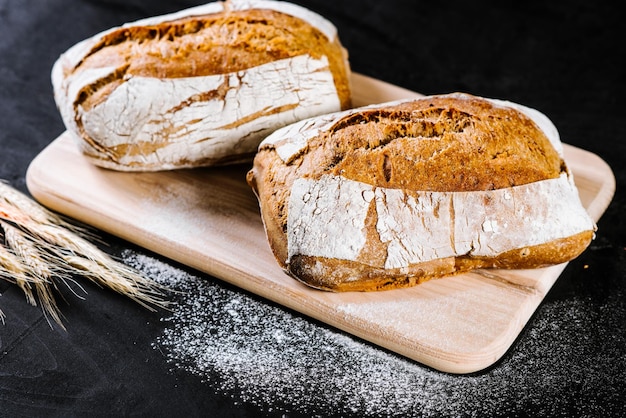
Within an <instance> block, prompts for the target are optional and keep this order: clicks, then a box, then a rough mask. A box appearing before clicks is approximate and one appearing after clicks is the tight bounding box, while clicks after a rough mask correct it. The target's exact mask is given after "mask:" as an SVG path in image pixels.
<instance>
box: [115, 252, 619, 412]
mask: <svg viewBox="0 0 626 418" xmlns="http://www.w3.org/2000/svg"><path fill="white" fill-rule="evenodd" d="M123 259H124V261H125V262H126V263H127V264H128V265H131V266H133V267H135V268H137V269H139V270H141V271H143V272H144V273H145V274H146V275H147V276H148V277H150V278H152V279H153V280H155V281H156V282H158V283H161V284H164V285H167V286H168V287H169V288H171V289H172V290H175V291H179V292H181V293H180V294H178V293H176V294H173V295H172V298H173V301H174V306H173V307H172V312H171V314H170V315H169V316H168V317H165V318H164V319H163V321H164V322H165V329H164V331H163V334H162V335H161V336H160V337H159V338H158V339H157V340H156V341H154V343H153V348H155V349H158V350H160V351H162V352H163V353H164V354H165V355H166V357H167V360H168V361H169V362H170V364H171V365H172V367H173V368H175V369H180V370H184V371H186V372H188V373H192V374H194V375H197V376H199V377H200V378H202V379H203V380H205V381H210V382H211V385H212V386H213V387H214V388H215V390H216V392H218V393H220V394H223V395H226V396H230V397H231V398H232V399H233V400H234V401H235V402H238V403H241V404H252V405H255V406H256V407H258V408H259V409H260V410H262V411H264V412H266V413H276V414H278V415H281V414H284V415H285V416H289V415H290V414H294V415H306V416H326V415H327V414H328V413H329V411H332V413H333V414H332V415H333V416H420V417H430V416H442V415H444V416H510V415H519V414H523V413H524V411H525V410H527V409H529V408H530V409H532V410H533V411H536V413H535V416H555V415H562V414H563V413H565V415H570V414H573V415H575V416H601V415H607V416H616V415H619V414H618V413H619V412H620V411H619V408H623V407H624V403H623V401H622V400H620V399H614V395H612V394H611V392H610V389H607V391H606V392H603V387H604V386H607V385H606V382H608V383H610V385H609V386H612V387H616V382H618V381H621V382H622V383H626V378H625V377H624V376H620V375H618V374H617V373H615V375H614V376H610V375H606V369H609V370H610V368H609V367H607V366H606V365H602V364H601V363H604V362H620V363H622V364H621V365H619V367H615V370H623V369H624V367H625V365H624V363H626V359H624V358H621V357H620V356H619V354H617V352H616V355H615V356H613V358H612V357H611V355H612V354H613V353H611V352H606V353H605V355H606V358H604V359H598V358H593V357H592V356H590V355H588V353H594V352H596V348H595V347H594V344H597V343H599V341H598V340H597V339H598V338H603V337H606V338H617V339H621V341H617V343H616V344H614V345H611V346H612V347H617V346H619V345H620V344H624V343H626V336H623V335H618V336H615V335H611V336H606V335H605V336H603V335H602V333H603V332H604V333H606V332H607V331H602V330H600V334H598V335H594V336H589V338H586V337H585V338H582V336H580V335H579V333H578V332H577V331H576V328H578V327H584V328H588V327H592V326H591V325H590V324H588V322H591V323H594V322H595V321H596V320H597V319H598V316H599V315H600V313H599V312H597V311H594V310H593V309H595V308H593V307H591V305H590V303H588V302H585V300H566V301H557V302H554V303H551V304H544V305H542V306H541V307H540V310H541V312H540V314H539V315H537V316H536V317H535V319H534V323H533V326H532V327H531V328H529V331H528V332H527V333H526V334H524V337H523V338H521V339H520V340H519V341H518V342H516V343H515V344H514V347H513V350H512V351H510V352H509V353H507V354H506V355H505V358H504V359H503V361H502V362H500V363H499V364H498V365H496V367H493V368H491V369H490V370H487V371H485V372H482V373H477V374H474V375H451V374H447V373H441V372H438V371H436V370H433V369H430V368H427V367H425V366H422V365H420V364H418V363H415V362H413V361H410V360H408V359H405V358H404V357H401V356H398V355H395V354H393V353H390V352H388V351H385V350H383V349H380V348H378V347H376V346H373V345H370V344H368V343H366V342H363V341H361V340H359V339H357V338H355V337H352V336H349V335H346V334H344V333H342V332H341V331H337V330H334V329H332V328H327V327H325V326H323V325H320V324H319V323H317V322H315V321H313V320H309V319H307V318H305V317H301V316H298V314H294V313H292V312H291V311H288V310H287V309H282V308H280V307H276V306H274V305H272V304H271V303H268V302H266V301H264V300H262V299H260V298H258V299H257V298H254V297H253V296H250V295H248V294H247V293H245V292H243V291H241V292H239V291H237V290H231V289H228V288H224V287H223V286H220V285H219V283H214V282H213V281H212V280H210V279H208V278H207V277H204V278H202V277H199V276H194V275H192V274H189V273H187V272H185V271H183V270H181V269H178V268H176V267H173V266H171V265H169V264H167V263H165V262H162V261H160V260H157V259H155V258H152V257H149V256H146V255H141V254H137V253H134V252H132V251H129V250H128V251H126V252H125V253H124V254H123ZM616 297H618V298H619V297H620V296H619V295H616ZM621 306H623V304H622V305H621ZM564 323H565V325H564V326H565V328H557V327H556V326H557V325H555V324H558V325H559V326H561V327H563V324H564ZM545 334H549V335H550V336H551V338H545ZM572 337H575V338H574V339H573V338H572ZM576 338H579V339H576ZM612 344H613V343H612ZM611 346H610V347H611ZM595 370H602V371H603V372H600V371H598V372H595ZM588 388H593V389H592V390H589V389H588ZM577 391H580V396H578V395H575V393H576V392H577ZM585 397H586V398H585ZM547 399H549V400H547ZM572 399H574V400H575V401H574V402H576V404H574V405H572ZM622 412H623V411H622Z"/></svg>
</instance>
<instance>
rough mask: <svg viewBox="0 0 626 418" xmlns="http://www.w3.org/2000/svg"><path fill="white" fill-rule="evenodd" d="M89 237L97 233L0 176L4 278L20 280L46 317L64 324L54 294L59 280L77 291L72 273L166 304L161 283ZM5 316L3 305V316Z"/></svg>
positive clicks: (0, 273)
mask: <svg viewBox="0 0 626 418" xmlns="http://www.w3.org/2000/svg"><path fill="white" fill-rule="evenodd" d="M87 237H89V238H92V239H93V238H95V235H94V234H92V233H90V231H89V230H87V229H85V228H81V227H78V226H75V225H73V224H71V223H69V222H67V221H65V220H64V219H63V218H62V217H61V216H59V215H57V214H55V213H53V212H51V211H49V210H47V209H46V208H44V207H42V206H40V205H39V204H37V203H36V202H35V201H33V200H31V199H30V198H28V197H27V196H26V195H24V194H22V193H21V192H19V191H17V190H15V189H13V188H11V187H10V186H8V185H7V184H6V183H5V182H2V181H0V244H2V243H3V244H4V245H0V279H4V280H7V281H10V282H12V283H15V284H17V285H18V286H19V287H20V289H22V291H23V292H24V294H25V295H26V299H27V301H28V302H29V303H30V304H31V305H34V306H36V305H37V300H39V301H40V303H41V305H42V309H43V311H44V314H45V315H46V317H48V316H50V317H51V318H52V319H53V320H54V321H55V322H56V323H58V324H59V325H60V326H61V327H63V324H62V321H61V312H60V310H59V308H58V306H57V303H56V300H55V297H54V290H58V289H57V286H56V282H55V280H61V281H63V282H64V283H65V284H66V286H67V287H68V288H70V289H71V290H72V292H74V290H73V289H72V286H69V285H68V284H67V280H69V279H70V276H72V275H75V276H81V277H86V278H88V279H90V280H92V281H93V282H95V283H97V284H98V285H100V286H103V287H107V288H110V289H112V290H114V291H115V292H118V293H120V294H122V295H125V296H128V297H129V298H131V299H132V300H134V301H136V302H138V303H139V304H141V305H142V306H144V307H146V308H148V309H150V310H154V307H162V308H166V307H167V305H168V304H167V302H166V301H165V300H164V299H163V291H164V290H166V289H165V288H164V287H163V286H162V285H160V284H158V283H156V282H153V281H151V280H149V279H147V278H145V277H144V276H142V275H141V274H140V273H139V272H138V271H136V270H134V269H132V268H130V267H129V266H126V265H124V264H122V263H120V262H118V261H116V260H115V259H114V258H113V257H111V256H109V255H108V254H106V253H104V252H103V251H101V250H100V249H99V248H98V247H97V246H96V245H95V244H93V243H92V242H91V241H89V240H88V239H87ZM72 281H74V280H73V279H72ZM79 287H80V285H79ZM80 289H81V290H84V289H82V287H80ZM35 294H36V297H35ZM74 294H76V293H75V292H74ZM4 318H5V317H4V314H3V312H2V311H1V310H0V321H2V322H4ZM63 328H64V327H63Z"/></svg>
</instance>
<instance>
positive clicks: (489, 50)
mask: <svg viewBox="0 0 626 418" xmlns="http://www.w3.org/2000/svg"><path fill="white" fill-rule="evenodd" d="M199 3H200V2H194V1H183V0H180V1H140V0H131V1H124V2H122V1H104V0H102V1H96V0H92V1H76V0H74V1H70V0H45V1H34V0H22V1H19V2H18V1H13V0H0V178H1V179H4V180H6V181H8V182H9V183H10V184H11V185H13V186H14V187H16V188H18V189H20V190H22V191H26V185H25V178H24V177H25V173H26V169H27V167H28V165H29V163H30V161H31V160H32V159H33V158H34V157H35V156H36V155H37V154H38V153H39V152H40V151H41V150H42V149H43V148H44V147H45V146H46V145H47V144H49V143H50V142H51V141H52V140H53V139H55V138H56V137H57V136H58V135H59V134H60V133H61V132H62V131H63V129H64V128H63V124H62V122H61V119H60V117H59V115H58V112H57V110H56V108H55V105H54V101H53V97H52V91H51V85H50V80H49V74H50V69H51V66H52V64H53V62H54V60H55V59H56V58H57V57H58V55H59V54H60V53H61V52H63V51H64V50H65V49H67V48H68V47H69V46H71V45H72V44H74V43H75V42H77V41H79V40H82V39H84V38H86V37H88V36H91V35H93V34H94V33H96V32H98V31H100V30H104V29H107V28H109V27H111V26H114V25H119V24H121V23H124V22H126V21H131V20H135V19H137V18H141V17H146V16H150V15H157V14H162V13H165V12H169V11H175V10H178V9H181V8H184V7H187V6H191V5H193V4H199ZM296 3H299V4H302V5H304V6H306V7H309V8H311V9H312V10H315V11H317V12H319V13H321V14H323V15H325V16H326V17H328V18H329V19H330V20H331V21H333V22H334V23H335V24H336V26H337V27H338V29H339V33H340V36H341V39H342V42H343V44H344V46H346V47H347V48H348V50H349V51H350V58H351V63H352V67H353V69H354V70H355V71H357V72H360V73H363V74H366V75H369V76H373V77H376V78H379V79H382V80H385V81H388V82H391V83H393V84H397V85H399V86H402V87H405V88H408V89H412V90H415V91H419V92H421V93H425V94H433V93H446V92H452V91H464V92H468V93H472V94H476V95H480V96H487V97H496V98H503V99H508V100H511V101H516V102H519V103H522V104H525V105H527V106H530V107H534V108H537V109H539V110H541V111H542V112H544V113H546V114H547V115H548V116H549V117H550V118H551V119H552V120H553V122H554V123H555V124H556V126H557V127H558V128H559V130H560V133H561V137H562V140H563V141H564V142H566V143H569V144H571V145H575V146H577V147H580V148H583V149H586V150H589V151H591V152H593V153H595V154H598V155H599V156H600V157H601V158H603V159H604V160H605V161H606V162H607V163H608V164H609V165H610V166H611V168H612V169H613V171H614V173H615V177H616V180H617V191H616V194H615V197H614V199H613V201H612V203H611V205H610V207H609V208H608V210H607V211H606V213H605V215H604V216H603V217H602V219H601V220H600V222H599V230H598V234H597V238H596V240H595V241H594V242H593V243H592V245H591V246H590V248H589V249H588V250H587V251H585V253H583V254H582V255H581V256H580V257H579V258H578V259H576V260H575V261H573V262H572V263H570V265H569V266H568V267H567V268H566V270H565V271H564V273H563V274H562V276H561V277H560V278H559V280H558V281H557V283H556V284H555V286H554V287H553V289H552V290H551V292H550V293H549V294H548V296H547V298H546V299H545V301H544V303H543V304H542V305H541V306H540V308H539V309H538V310H537V313H536V314H535V316H534V317H533V318H532V319H531V321H530V322H529V324H528V325H527V327H526V328H525V330H524V332H523V333H522V334H521V335H520V337H519V339H518V340H517V341H516V343H515V344H514V345H513V347H512V348H511V349H510V350H509V352H508V353H507V354H506V355H505V357H504V358H503V359H502V360H501V361H500V362H498V363H497V364H496V365H495V366H493V367H492V368H490V369H489V370H486V371H484V372H481V373H478V374H476V375H474V376H470V377H468V376H458V377H457V376H441V375H439V374H437V373H433V371H431V370H428V369H427V368H424V367H422V366H420V365H418V364H410V366H411V367H408V366H407V367H406V373H407V374H408V373H412V374H413V375H412V376H406V377H407V380H406V382H407V385H408V384H409V382H417V383H419V384H423V385H425V386H426V385H431V387H433V386H435V385H436V384H439V385H441V387H439V388H438V390H439V391H438V392H435V391H434V390H432V389H431V390H425V391H424V392H423V394H422V398H421V399H415V402H414V403H413V404H411V399H408V400H407V402H406V403H403V404H402V405H407V404H408V405H414V407H406V406H405V407H404V409H402V408H400V409H397V408H396V410H395V412H390V411H394V409H393V408H392V407H393V404H392V403H388V404H386V405H383V404H382V401H381V402H379V404H378V406H379V407H378V408H373V407H372V406H371V405H370V406H369V407H362V408H359V407H354V408H352V409H344V410H341V409H340V408H338V405H341V404H342V403H341V402H340V401H337V400H332V401H331V400H324V399H319V398H315V397H311V398H307V397H301V398H300V399H293V400H292V401H290V400H289V398H288V397H285V396H282V397H279V396H272V394H273V393H272V391H271V390H270V389H268V387H266V386H261V385H259V386H258V389H259V390H264V391H266V394H265V395H266V396H264V397H263V402H260V401H250V399H251V396H250V395H249V394H247V392H244V391H243V389H238V387H240V386H237V384H235V385H234V386H232V387H230V388H229V390H219V388H220V387H222V386H220V385H221V384H222V382H223V377H221V376H220V370H218V369H210V370H208V371H207V370H204V369H203V373H191V372H189V368H183V367H176V365H175V364H174V365H173V364H172V363H171V361H167V356H166V355H165V354H164V353H163V352H162V351H161V349H155V348H154V347H155V344H154V342H155V341H157V340H158V339H159V338H160V336H161V335H162V333H163V331H164V328H166V327H167V326H168V325H166V324H164V323H163V321H162V318H165V317H167V316H168V313H165V312H156V313H150V312H147V311H145V310H143V309H142V308H140V307H138V306H137V305H135V304H134V303H132V302H130V301H128V300H126V299H124V298H122V297H119V296H117V295H115V294H112V293H111V292H107V291H103V290H100V289H98V288H97V287H95V286H91V285H89V284H85V287H86V290H87V291H88V295H87V296H86V297H85V299H84V300H81V299H78V298H76V297H74V296H72V295H71V294H68V295H66V298H67V301H68V303H67V304H63V305H62V306H61V308H62V311H63V313H64V315H65V324H66V326H67V328H68V331H67V332H66V331H63V330H61V329H59V328H58V327H50V326H49V324H48V323H47V322H46V319H45V318H44V317H43V316H42V314H41V311H40V310H39V308H34V307H30V306H29V305H28V304H27V303H26V301H25V299H24V296H23V294H22V293H21V292H20V291H19V289H17V288H16V287H15V286H12V285H10V284H8V283H5V282H0V294H1V295H0V309H2V311H4V313H5V314H6V320H5V324H4V325H1V324H0V416H7V417H9V416H10V417H14V416H99V415H101V416H110V415H114V416H119V415H124V416H129V415H138V416H179V415H187V416H201V415H202V416H211V415H214V416H229V415H232V416H258V415H259V414H265V415H270V416H281V415H287V416H296V415H318V414H319V415H334V413H338V414H342V415H355V416H367V415H391V414H395V413H397V414H399V415H416V416H420V415H424V416H437V415H439V414H445V415H455V416H473V415H475V414H476V411H479V412H480V414H479V415H488V416H494V415H498V414H502V415H507V416H508V415H531V416H555V415H557V416H561V415H562V416H622V415H624V413H626V400H625V399H624V396H623V391H624V389H623V387H624V386H625V384H626V377H625V375H626V292H625V290H626V282H625V280H626V273H625V271H626V226H625V225H624V214H625V212H626V201H625V200H626V198H625V195H624V192H623V188H624V186H626V169H625V168H624V158H625V157H626V129H625V127H624V126H626V125H625V124H624V114H625V113H626V106H624V97H626V91H625V90H626V83H625V82H624V78H623V77H624V70H623V66H621V64H620V62H621V59H622V58H623V55H624V46H623V43H621V41H620V39H621V23H622V22H621V19H620V14H619V13H618V12H617V10H614V9H613V8H612V7H611V6H609V3H608V2H603V3H598V2H583V1H576V2H538V1H531V2H515V3H512V4H508V3H509V2H499V3H498V4H497V5H495V6H494V5H487V4H483V3H482V2H467V1H447V2H425V3H424V2H422V3H417V2H410V1H406V0H388V1H385V2H378V1H362V2H348V1H343V2H339V1H335V2H328V1H322V0H308V1H296ZM485 3H486V2H485ZM103 239H104V241H105V242H106V243H107V244H109V247H108V251H110V252H111V253H112V254H115V255H118V254H120V253H122V251H124V250H125V249H130V250H131V251H133V252H136V253H142V250H141V249H138V248H135V247H133V246H131V245H129V244H128V243H125V242H123V241H120V240H117V239H115V238H114V237H110V236H108V235H103ZM200 277H203V279H205V280H206V281H207V282H210V283H213V285H215V286H217V287H218V288H224V289H226V290H227V291H228V292H229V293H227V294H228V295H237V294H238V292H239V291H238V290H236V289H230V288H228V286H227V285H224V284H222V283H221V282H219V281H217V280H215V279H213V278H211V277H204V276H202V275H200ZM227 297H232V296H227ZM246 297H249V298H251V300H254V301H255V303H258V304H260V306H265V308H264V309H263V310H264V311H269V312H272V313H275V314H276V315H280V313H281V312H283V310H282V308H280V307H276V306H272V305H271V304H268V303H266V302H264V301H262V300H260V299H257V298H255V297H254V296H251V295H246ZM212 315H213V317H212V321H215V323H219V324H220V325H221V326H227V325H228V324H229V322H228V321H229V320H230V317H229V314H228V313H227V311H226V310H220V309H217V308H216V309H215V310H214V312H212ZM293 321H294V324H293V327H294V329H297V327H303V326H304V325H302V323H303V319H302V318H300V317H298V316H297V315H296V316H294V317H293ZM304 323H305V324H307V325H306V326H307V327H309V326H310V327H313V329H314V330H315V331H312V334H313V335H316V333H317V332H319V330H323V329H324V326H323V325H320V324H317V323H314V322H312V321H308V320H306V319H304ZM284 326H285V327H289V323H287V324H284ZM228 329H229V332H231V333H234V334H235V336H237V337H238V338H239V340H241V341H244V342H245V341H246V338H249V339H250V345H251V346H254V344H253V343H254V342H255V340H254V339H255V338H257V336H256V335H249V336H247V335H245V334H244V333H243V332H244V331H243V330H241V329H240V328H237V327H232V329H231V328H228ZM307 329H308V328H307ZM238 330H239V331H238ZM238 332H239V333H240V335H236V334H237V333H238ZM257 346H258V344H257ZM306 346H307V342H306V341H299V342H296V343H294V346H292V347H291V349H292V350H294V351H295V352H296V353H305V354H306V353H309V351H307V350H306ZM156 347H159V345H158V344H156ZM346 347H349V346H346ZM161 348H163V347H161ZM262 348H263V346H261V349H262ZM343 349H345V350H349V349H348V348H343ZM341 350H342V348H341V346H340V347H338V348H336V350H335V354H336V355H337V356H341V355H342V351H341ZM374 350H377V349H376V348H374ZM368 353H369V352H368ZM343 354H344V355H345V356H348V355H349V354H350V353H347V352H346V353H343ZM367 355H372V354H365V356H366V358H365V360H363V361H366V360H367ZM346 358H350V357H346ZM400 361H404V360H400ZM328 362H329V360H326V359H320V360H319V370H318V372H316V373H310V374H309V377H310V379H311V380H310V381H309V382H306V385H307V386H306V387H308V388H310V390H311V391H315V390H320V391H322V392H321V393H323V390H322V389H320V388H322V387H324V385H325V384H326V383H328V382H329V381H331V382H332V381H333V379H336V378H337V376H336V374H334V373H336V371H335V372H332V371H330V370H332V369H331V368H329V367H328V366H327V364H328ZM406 363H410V362H408V361H406ZM346 367H347V366H346ZM402 370H405V369H404V368H403V369H402ZM268 373H271V372H268ZM395 376H397V375H395ZM424 376H426V377H424ZM411 379H413V380H411ZM468 379H473V380H468ZM346 382H347V383H346V384H347V385H349V384H355V380H354V379H351V380H350V379H347V380H346ZM370 382H371V381H370V380H368V379H363V385H367V384H369V383H370ZM240 383H241V384H243V383H242V382H240ZM383 383H384V382H383ZM399 385H400V386H399ZM476 385H477V386H476ZM393 387H394V388H395V390H396V391H399V392H402V386H401V384H399V383H397V382H394V385H393ZM364 389H365V388H363V387H360V388H356V387H355V388H354V390H353V391H352V392H351V388H350V387H343V388H342V390H343V391H344V392H343V393H344V394H346V396H348V397H352V398H354V397H355V396H360V394H362V393H363V390H364ZM368 389H369V390H371V391H376V390H378V389H379V390H380V392H382V393H384V392H385V391H386V390H388V389H389V388H388V387H386V386H385V385H384V384H381V386H380V388H378V387H372V388H368ZM285 390H287V389H285ZM294 393H295V392H294ZM351 393H353V394H354V395H351ZM371 393H373V392H371ZM416 393H417V392H415V387H408V386H407V387H406V396H407V397H410V396H416ZM435 394H436V396H435ZM477 394H478V395H477ZM244 395H245V396H244ZM428 397H431V398H432V399H430V403H428V405H430V406H431V407H430V408H426V407H425V406H424V405H426V404H427V403H426V402H427V401H429V399H428ZM252 399H253V398H252ZM303 399H304V400H303ZM307 399H316V401H315V404H313V401H311V404H306V400H307ZM253 400H254V399H253ZM325 402H326V403H325ZM388 402H391V401H388ZM437 402H440V403H439V404H438V403H437ZM363 405H366V403H363ZM433 405H434V406H433Z"/></svg>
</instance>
